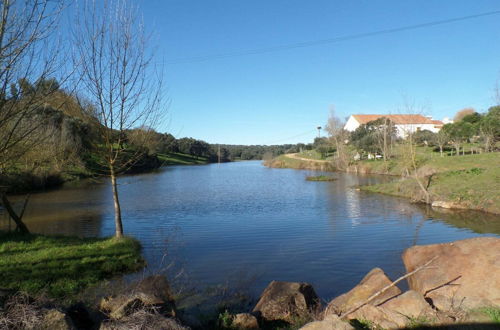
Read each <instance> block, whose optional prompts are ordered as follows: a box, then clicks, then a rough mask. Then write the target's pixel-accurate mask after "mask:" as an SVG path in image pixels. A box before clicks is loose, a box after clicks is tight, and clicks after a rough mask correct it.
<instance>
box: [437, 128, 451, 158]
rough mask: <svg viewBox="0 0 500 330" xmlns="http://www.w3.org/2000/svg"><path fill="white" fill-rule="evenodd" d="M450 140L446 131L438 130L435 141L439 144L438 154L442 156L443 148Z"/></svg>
mask: <svg viewBox="0 0 500 330" xmlns="http://www.w3.org/2000/svg"><path fill="white" fill-rule="evenodd" d="M449 141H450V137H449V136H448V134H447V133H446V131H445V130H443V129H440V130H439V132H437V133H436V143H437V145H438V146H439V154H440V155H441V157H444V154H443V148H444V146H445V145H446V144H448V142H449Z"/></svg>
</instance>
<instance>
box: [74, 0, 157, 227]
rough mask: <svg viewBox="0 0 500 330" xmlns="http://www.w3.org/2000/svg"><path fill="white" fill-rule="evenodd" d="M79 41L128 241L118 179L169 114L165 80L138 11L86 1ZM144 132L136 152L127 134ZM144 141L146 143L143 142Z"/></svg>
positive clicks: (103, 157)
mask: <svg viewBox="0 0 500 330" xmlns="http://www.w3.org/2000/svg"><path fill="white" fill-rule="evenodd" d="M77 15H78V16H77V18H76V21H77V30H76V31H75V33H74V41H75V46H76V49H77V53H76V55H75V58H74V60H75V65H78V67H79V70H80V74H81V77H82V78H81V83H82V84H81V88H80V89H81V90H82V89H83V91H82V92H83V94H84V95H85V98H86V99H87V100H88V101H89V104H90V106H89V107H88V109H89V110H90V112H91V113H90V114H91V115H92V116H94V117H95V118H96V119H97V120H98V122H99V125H98V131H99V135H100V142H101V144H100V145H99V146H97V150H98V151H100V159H99V161H100V162H102V164H103V165H105V166H106V167H107V169H108V173H107V174H109V176H110V178H111V186H112V193H113V202H114V212H115V236H116V237H122V236H123V224H122V214H121V206H120V200H119V194H118V185H117V182H116V177H117V175H118V174H119V173H121V172H123V171H125V170H126V169H127V168H129V167H130V166H132V165H133V164H134V162H136V161H137V159H138V157H139V155H140V154H141V153H142V152H144V150H141V148H140V146H138V144H139V145H140V144H141V143H142V144H143V145H146V143H147V141H148V139H149V138H150V137H151V136H152V134H151V133H152V130H153V129H154V128H155V126H156V125H157V124H158V123H159V120H160V118H161V116H162V114H163V112H164V110H165V109H164V108H163V104H162V102H161V97H162V95H161V92H162V84H161V83H162V79H161V76H159V75H158V73H157V72H156V71H155V70H154V66H153V65H152V63H151V59H152V57H151V56H150V55H149V53H148V48H147V38H146V36H145V31H144V28H143V26H142V24H141V22H139V20H138V19H137V15H136V10H135V8H132V7H131V6H130V5H129V4H128V3H127V2H126V1H119V0H117V1H112V0H106V1H103V2H100V1H86V2H84V3H83V4H82V7H81V8H80V9H79V11H78V14H77ZM134 128H140V130H139V131H136V133H138V132H140V133H141V134H136V135H135V144H136V146H135V148H134V149H131V148H130V147H129V146H128V145H127V137H126V135H127V134H126V133H127V132H128V131H130V130H132V129H134ZM138 141H142V142H138Z"/></svg>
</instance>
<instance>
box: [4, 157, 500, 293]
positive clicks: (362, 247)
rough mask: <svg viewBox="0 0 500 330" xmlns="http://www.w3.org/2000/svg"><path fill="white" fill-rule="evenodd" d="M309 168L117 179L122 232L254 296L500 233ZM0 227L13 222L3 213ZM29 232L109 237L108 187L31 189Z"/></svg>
mask: <svg viewBox="0 0 500 330" xmlns="http://www.w3.org/2000/svg"><path fill="white" fill-rule="evenodd" d="M310 174H311V173H310V172H308V171H298V170H291V169H269V168H266V167H264V166H262V165H261V164H260V162H238V163H228V164H222V165H218V164H213V165H206V166H173V167H168V168H165V169H163V170H162V171H160V172H157V173H152V174H145V175H137V176H126V177H122V178H120V179H119V184H120V193H121V196H120V197H121V202H122V207H123V219H124V228H125V232H126V234H127V235H131V236H134V237H136V238H137V239H139V240H140V241H141V242H142V245H143V247H144V251H143V253H144V255H145V257H146V259H147V261H148V264H149V266H148V268H149V271H153V272H157V271H160V270H165V269H168V270H169V272H170V273H172V272H174V273H178V272H179V271H180V270H182V274H183V275H182V276H183V277H184V278H186V279H188V281H190V282H191V283H196V284H197V285H202V286H203V285H207V286H208V285H214V284H223V283H227V282H228V283H229V284H230V285H243V286H246V287H248V288H249V290H250V292H251V293H253V294H258V293H260V292H261V291H262V289H263V288H264V287H265V286H266V285H267V284H268V283H269V282H270V281H271V280H285V281H305V282H309V283H311V284H313V286H314V287H315V289H316V291H317V292H318V294H319V295H320V296H321V297H322V298H324V299H329V298H332V297H334V296H336V295H338V294H340V293H343V292H345V291H347V290H349V289H350V288H352V287H353V286H354V285H355V284H357V283H358V282H359V280H360V279H361V278H362V277H363V276H364V275H365V274H366V273H367V272H368V271H370V270H371V269H372V268H373V267H381V268H382V269H384V270H385V272H386V273H388V274H389V276H390V277H392V278H393V279H394V278H396V277H398V276H401V275H402V274H403V273H404V267H403V264H402V261H401V259H400V255H401V253H402V252H403V250H404V249H406V248H408V247H410V246H412V245H414V244H429V243H441V242H449V241H453V240H458V239H464V238H470V237H477V236H485V235H487V236H500V217H498V216H487V215H485V214H483V213H472V212H459V213H457V212H446V213H442V212H440V213H437V212H435V211H432V210H430V209H428V208H426V207H422V206H419V205H413V204H410V203H409V202H408V201H407V200H405V199H400V198H394V197H389V196H384V195H379V194H370V193H365V192H360V191H357V190H356V189H355V186H357V185H362V184H368V183H375V182H380V181H382V180H387V178H384V177H381V176H378V177H377V176H360V175H355V174H345V173H334V174H330V175H333V176H335V177H337V178H338V180H337V181H334V182H308V181H306V180H305V177H306V176H307V175H310ZM0 219H1V220H0V226H1V227H3V228H5V227H7V226H8V221H7V217H6V215H0ZM25 220H26V223H27V225H28V227H29V228H31V230H32V231H35V232H40V233H50V234H53V233H58V234H67V235H79V236H108V235H112V234H113V233H114V224H113V209H112V199H111V188H110V185H109V183H108V182H104V183H102V182H101V183H96V182H86V183H84V184H80V185H78V186H66V187H64V188H62V189H59V190H55V191H51V192H46V193H39V194H34V195H32V197H31V200H30V205H29V209H28V210H27V213H26V215H25Z"/></svg>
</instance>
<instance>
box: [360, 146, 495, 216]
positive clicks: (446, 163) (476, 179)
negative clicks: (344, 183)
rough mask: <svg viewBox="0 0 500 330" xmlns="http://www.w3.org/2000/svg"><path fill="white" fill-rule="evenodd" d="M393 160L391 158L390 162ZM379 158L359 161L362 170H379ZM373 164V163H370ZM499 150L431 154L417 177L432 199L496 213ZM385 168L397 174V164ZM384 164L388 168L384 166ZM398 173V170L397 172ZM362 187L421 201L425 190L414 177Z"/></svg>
mask: <svg viewBox="0 0 500 330" xmlns="http://www.w3.org/2000/svg"><path fill="white" fill-rule="evenodd" d="M391 162H395V161H394V160H391V161H390V162H387V163H391ZM381 163H383V162H382V161H371V162H370V161H365V162H361V164H360V165H361V166H363V172H364V173H383V172H382V171H381V170H384V167H383V166H384V164H381ZM371 164H373V166H370V165H371ZM499 164H500V153H485V154H476V155H465V156H450V157H439V156H437V157H432V158H427V159H424V160H423V161H421V164H420V167H419V169H418V173H419V179H420V180H421V182H423V183H424V184H425V185H426V186H427V185H428V187H427V191H428V193H429V195H430V198H431V202H432V201H444V202H448V203H452V204H453V205H454V206H455V207H456V208H464V209H473V210H481V211H486V212H491V213H496V214H500V193H499V191H500V165H499ZM385 166H386V169H387V168H388V171H387V174H393V175H401V172H402V170H401V168H400V165H399V164H396V165H394V166H392V167H391V165H390V164H386V165H385ZM387 166H388V167H387ZM398 172H399V173H398ZM361 189H362V190H366V191H372V192H378V193H384V194H389V195H394V196H403V197H407V198H411V199H412V200H415V201H422V200H424V199H425V198H424V197H425V193H424V192H423V191H422V189H421V188H420V187H419V185H418V183H417V181H416V180H415V179H414V178H402V179H400V180H395V181H394V182H390V183H384V184H377V185H371V186H365V187H362V188H361Z"/></svg>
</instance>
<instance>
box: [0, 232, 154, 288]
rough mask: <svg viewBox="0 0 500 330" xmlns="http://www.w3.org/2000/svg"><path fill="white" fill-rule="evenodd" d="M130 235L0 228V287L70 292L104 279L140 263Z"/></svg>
mask: <svg viewBox="0 0 500 330" xmlns="http://www.w3.org/2000/svg"><path fill="white" fill-rule="evenodd" d="M140 251H141V247H140V244H139V243H138V242H137V241H136V240H135V239H133V238H128V237H125V238H123V239H116V238H76V237H63V236H42V235H33V234H32V235H19V234H8V233H0V274H1V276H0V287H1V288H8V289H15V290H20V291H25V292H27V293H29V294H40V293H47V294H48V296H50V297H54V298H70V297H71V296H73V295H75V294H77V293H79V292H81V291H82V290H83V289H85V288H87V287H90V286H93V285H95V284H97V283H99V282H100V281H102V280H104V279H109V278H111V277H113V276H116V275H119V274H123V273H128V272H133V271H137V270H139V269H141V268H142V267H144V264H145V262H144V260H143V259H142V257H141V254H140Z"/></svg>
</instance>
